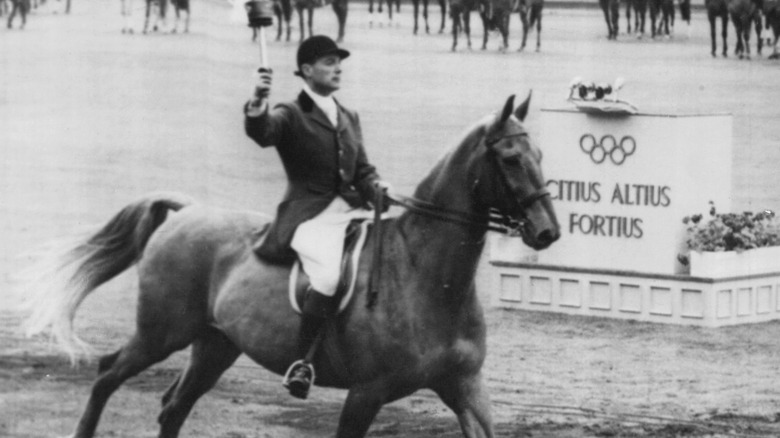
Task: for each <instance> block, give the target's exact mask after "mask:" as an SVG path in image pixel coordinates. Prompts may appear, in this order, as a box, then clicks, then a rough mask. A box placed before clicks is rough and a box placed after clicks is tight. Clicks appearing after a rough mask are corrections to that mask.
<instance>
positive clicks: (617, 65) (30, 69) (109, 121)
mask: <svg viewBox="0 0 780 438" xmlns="http://www.w3.org/2000/svg"><path fill="white" fill-rule="evenodd" d="M49 2H50V3H49V5H48V6H46V7H44V8H42V9H38V10H36V11H34V12H33V13H32V14H31V16H30V17H29V21H28V25H27V28H26V29H25V30H24V31H19V30H6V29H4V28H3V29H0V78H1V79H2V85H0V90H2V93H0V231H1V232H0V436H12V437H49V436H57V435H63V434H66V433H69V432H70V431H71V430H72V428H73V426H74V424H75V422H76V421H77V419H78V417H79V415H80V413H81V410H82V408H83V405H84V403H85V401H86V398H87V395H88V393H89V388H90V385H91V382H92V379H93V377H94V375H95V366H94V364H93V365H85V366H82V367H80V368H78V369H75V370H74V369H71V368H70V367H69V366H68V364H67V363H66V361H65V359H64V358H62V357H61V356H59V355H58V354H57V353H56V351H52V350H50V349H49V348H48V347H47V346H46V344H45V343H44V342H43V341H42V340H39V339H26V338H24V337H23V336H21V334H20V333H19V327H20V322H21V316H20V315H19V314H18V313H16V312H14V311H13V309H12V308H11V305H10V304H11V299H10V291H11V290H12V287H13V284H14V281H13V276H14V274H16V273H17V272H18V271H19V270H20V269H21V268H23V267H24V266H25V263H26V262H27V258H26V257H24V256H21V254H23V253H24V252H25V251H26V250H28V249H30V248H31V247H33V246H36V245H38V244H41V243H44V242H46V241H48V240H50V239H53V238H56V237H59V236H63V235H66V234H69V233H71V232H72V231H74V230H75V229H79V228H82V227H84V226H87V225H90V224H96V223H103V222H104V221H105V220H107V219H108V217H110V216H111V215H112V214H113V213H114V212H116V211H117V210H118V209H119V208H121V207H122V206H124V205H125V204H127V203H128V202H130V201H131V200H133V199H135V198H136V197H139V196H141V195H143V194H145V193H148V192H152V191H158V190H174V191H180V192H184V193H187V194H189V195H191V196H194V197H195V198H197V199H199V200H200V201H202V202H205V203H207V204H209V205H213V206H215V207H227V208H251V209H257V210H262V211H267V212H271V211H273V208H274V205H275V204H276V202H277V201H278V199H279V198H280V196H281V194H282V191H283V189H284V178H283V173H282V169H281V166H280V165H279V161H278V159H277V158H276V155H275V153H274V152H273V151H261V150H259V148H256V147H254V146H253V144H252V143H251V141H250V140H248V139H247V138H245V136H244V134H243V127H242V117H241V106H242V104H243V102H244V101H245V99H246V98H247V97H248V93H249V92H250V90H251V86H252V80H253V79H252V71H253V70H254V69H255V68H256V66H257V64H258V59H259V57H258V49H257V46H256V45H254V44H252V43H251V41H250V31H249V30H248V29H247V28H246V27H245V26H244V25H243V24H242V23H236V22H232V21H231V19H230V7H229V6H228V5H227V4H224V3H221V2H217V0H201V1H198V2H193V5H192V9H193V18H192V23H191V33H189V34H187V35H182V34H177V35H168V34H161V33H157V34H150V35H141V34H140V29H141V25H142V22H141V20H142V17H141V3H140V2H136V4H135V6H134V10H135V15H134V18H133V20H134V26H135V30H136V33H135V34H134V35H123V34H121V33H120V29H121V27H122V18H121V17H120V15H119V5H118V3H114V2H100V1H98V0H74V3H73V6H72V13H71V15H69V16H65V15H63V14H62V13H61V8H62V6H61V4H60V3H57V2H54V1H52V0H49ZM434 10H435V13H433V14H432V16H433V17H436V14H437V13H438V11H437V10H436V9H435V8H434ZM55 12H57V13H55ZM437 20H438V17H436V18H434V19H433V23H434V27H436V26H437V25H438V21H437ZM472 21H473V22H476V21H477V20H476V16H475V17H474V19H473V20H472ZM621 24H622V23H621ZM512 26H513V34H512V35H511V45H510V51H509V52H508V53H506V54H501V53H499V52H498V51H497V42H496V36H495V35H492V36H491V41H490V43H489V47H488V50H486V51H480V50H479V44H480V43H479V35H478V34H480V33H481V25H480V24H479V23H476V24H475V25H474V28H475V34H476V35H475V38H474V47H475V49H474V50H471V51H469V50H467V49H465V48H461V49H460V50H459V51H458V52H457V53H451V52H450V50H449V48H450V41H451V40H450V36H449V35H419V36H416V37H415V36H413V35H412V33H411V6H410V5H408V4H404V5H403V10H402V13H401V16H400V17H397V20H396V23H393V24H388V23H387V22H386V20H385V19H381V20H380V19H379V18H378V17H376V16H375V17H374V23H373V25H369V14H368V13H367V12H366V5H365V4H362V3H355V4H352V5H351V10H350V15H349V20H348V27H347V38H346V41H345V43H344V45H345V47H347V48H348V49H349V50H351V51H352V53H353V56H352V57H351V58H349V59H348V60H346V61H345V64H344V67H345V78H344V83H345V86H344V89H343V90H341V91H340V92H339V93H338V97H339V99H341V100H342V101H343V102H344V103H345V104H347V105H348V106H351V107H353V108H356V109H358V110H359V111H360V114H361V119H362V124H363V128H364V131H365V132H364V134H365V137H366V142H367V148H368V153H369V155H370V156H371V158H372V161H374V162H375V163H376V164H377V166H378V167H379V170H380V172H381V173H382V175H383V176H384V177H385V178H386V179H388V180H390V181H392V182H393V183H394V185H395V187H396V188H397V189H398V191H399V192H401V193H411V192H412V190H413V188H414V186H415V184H416V183H417V181H419V180H420V179H421V178H422V177H423V176H424V175H425V173H426V172H427V171H428V170H429V168H430V167H431V166H432V165H433V163H434V162H435V160H436V159H437V157H438V156H440V155H441V153H442V152H443V151H444V150H445V149H446V148H448V147H450V145H452V144H453V142H454V141H455V140H457V139H458V138H459V136H460V134H461V133H462V132H463V130H464V129H465V128H466V127H467V126H468V125H470V124H471V123H473V122H475V121H476V120H477V119H479V118H480V117H481V116H483V115H484V114H486V113H488V112H491V111H494V110H497V109H499V108H500V107H501V105H502V103H503V101H504V99H505V98H506V97H507V96H508V95H509V94H512V93H518V94H525V93H527V92H528V90H529V89H533V90H534V98H533V101H532V107H533V108H532V112H531V114H530V115H529V119H528V120H527V122H528V125H529V127H530V130H531V132H532V133H534V134H536V135H537V136H538V120H539V112H538V109H539V108H558V107H566V103H565V101H564V99H565V97H566V94H567V87H568V84H569V82H570V81H571V79H572V78H574V77H575V76H581V77H583V78H585V79H591V80H595V81H599V82H611V81H612V80H614V78H616V77H618V76H622V77H624V78H625V79H626V81H627V85H626V88H625V90H624V92H623V93H622V94H621V96H622V97H623V98H625V99H627V100H630V101H632V102H633V103H634V104H636V105H637V106H638V107H639V108H640V109H641V110H642V111H644V112H670V113H712V112H718V113H720V112H730V113H732V114H733V115H734V137H733V143H734V153H733V161H734V180H733V182H732V186H733V195H734V200H733V204H734V208H735V209H736V210H740V209H750V210H754V211H755V210H758V209H764V208H771V209H775V210H777V209H778V207H780V192H778V190H777V189H776V187H778V186H780V172H776V171H775V166H776V163H778V162H780V148H779V147H777V146H778V144H780V123H778V120H780V106H778V104H777V103H778V102H780V88H778V85H777V84H778V81H777V77H778V69H780V63H778V62H773V61H769V60H767V59H766V57H765V56H764V57H754V59H753V60H751V61H740V60H737V59H735V58H734V57H733V56H731V57H729V58H727V59H723V58H717V59H713V58H711V57H710V55H709V38H708V29H707V26H706V20H705V18H704V15H703V12H701V11H695V13H694V20H693V23H692V25H691V28H690V35H689V34H688V29H686V26H685V24H684V23H680V22H678V24H677V30H676V34H675V36H674V37H673V38H671V39H659V40H656V41H652V40H650V39H648V38H644V39H641V40H640V39H637V38H635V37H633V36H626V35H621V37H620V39H619V40H618V41H617V42H613V41H608V40H607V39H606V37H605V34H606V32H605V26H604V23H603V18H602V17H601V16H600V13H599V12H597V11H594V10H587V11H586V10H567V9H554V8H549V7H548V9H546V10H545V18H544V29H543V35H542V51H541V52H539V53H535V52H533V51H531V52H524V53H517V52H516V49H517V47H518V46H519V38H520V37H519V32H518V28H519V23H518V19H517V17H514V18H513V21H512ZM448 29H449V25H448ZM297 31H298V30H297V29H295V30H294V32H293V33H294V35H297ZM315 32H324V33H328V34H331V35H334V34H335V20H334V17H333V14H332V12H330V11H329V10H318V11H317V12H316V13H315ZM730 35H731V37H730V40H729V41H730V45H731V46H732V47H733V44H734V39H733V30H730ZM296 46H297V43H296V42H289V43H287V42H274V41H271V42H270V43H269V59H270V61H271V65H272V66H273V68H274V71H275V77H274V90H273V98H274V99H288V98H292V97H293V96H294V95H295V94H296V93H297V90H298V87H299V84H298V82H297V81H298V79H297V78H295V77H294V76H293V75H292V71H293V70H294V65H293V62H294V52H295V48H296ZM765 55H766V53H765ZM540 147H541V148H542V149H544V145H540ZM490 292H491V291H486V290H481V291H480V294H481V295H482V296H483V298H484V300H483V301H484V302H485V303H487V302H488V297H489V296H490ZM134 303H135V279H134V272H132V271H130V272H128V273H127V274H124V275H122V276H120V277H119V278H118V279H116V280H114V281H112V282H111V283H109V284H107V285H106V286H105V287H103V288H101V289H100V290H99V291H98V292H97V293H96V294H94V295H93V296H91V297H90V298H89V299H88V300H87V302H86V303H85V304H84V306H83V307H82V308H81V309H80V312H79V314H78V317H77V319H76V327H77V331H78V332H79V333H80V334H82V336H83V337H84V338H86V339H87V340H89V341H90V342H92V343H93V344H94V345H95V346H96V348H97V350H98V353H100V354H105V353H108V352H112V351H114V350H115V349H117V348H119V347H120V346H121V345H122V343H123V342H124V341H125V340H126V339H127V338H128V336H129V335H130V333H131V332H132V329H133V321H134V314H133V308H134ZM487 318H488V322H489V332H488V339H489V352H488V358H487V363H486V365H485V375H486V378H487V381H488V384H489V387H490V389H491V394H492V401H493V410H494V420H495V423H496V430H497V435H498V436H501V437H613V436H620V437H651V436H652V437H676V436H696V437H705V436H709V437H719V436H778V435H780V385H778V383H777V382H778V381H780V379H778V376H780V361H779V360H778V359H780V357H779V355H780V353H779V352H780V336H778V333H780V323H778V322H772V323H766V324H758V325H752V326H738V327H729V328H722V329H703V328H689V327H673V326H664V325H655V324H645V323H635V322H629V321H611V320H604V319H596V318H582V317H570V316H557V315H551V314H542V313H532V312H519V311H504V310H499V309H487ZM185 361H186V352H183V353H181V354H177V355H175V356H173V357H171V358H170V359H169V360H167V361H165V362H163V363H161V364H158V365H157V366H155V367H153V368H152V369H150V370H148V371H147V372H144V373H143V374H142V375H140V376H138V377H137V378H134V379H132V381H130V382H129V383H128V384H126V385H125V386H124V387H123V389H122V390H120V391H119V392H117V394H115V396H114V397H113V398H112V399H111V401H110V403H109V405H108V407H107V409H106V411H105V413H104V415H103V419H102V423H101V426H100V429H99V436H103V437H109V436H115V437H151V436H156V427H155V426H156V422H155V419H156V416H157V415H158V413H159V404H158V403H159V402H158V400H159V396H160V395H161V394H162V391H163V390H164V389H165V387H166V386H167V385H168V383H169V382H170V381H171V380H172V379H173V377H174V376H175V374H176V372H177V371H178V370H179V369H180V368H181V367H182V366H183V365H184V363H185ZM279 380H280V379H279V377H278V376H275V375H272V374H270V373H268V372H267V371H265V370H263V369H261V368H260V367H258V366H256V365H254V364H253V363H251V362H250V361H248V360H247V359H245V358H242V359H240V360H239V362H238V363H237V364H236V365H235V366H234V367H233V368H232V369H231V370H229V371H228V373H226V375H225V376H224V377H223V379H222V380H221V381H220V383H219V384H218V385H217V387H216V388H215V389H214V390H213V391H211V392H210V393H209V394H207V395H206V396H205V397H203V398H202V399H201V401H199V403H198V405H197V406H196V408H195V410H194V411H193V413H192V414H191V415H190V418H189V419H188V421H187V423H186V424H185V428H184V431H183V434H182V435H183V436H192V437H222V438H240V437H274V438H277V437H281V438H285V437H315V436H331V435H332V434H333V433H334V431H335V429H336V422H337V419H338V413H339V411H340V406H341V403H342V402H343V400H344V397H345V396H346V393H345V392H343V391H336V390H329V389H317V390H315V391H314V392H313V394H312V396H311V397H310V399H309V400H308V401H305V402H303V401H299V400H295V399H291V398H290V397H289V396H288V395H287V394H286V392H285V391H283V389H282V388H281V386H280V384H279ZM369 436H373V437H378V436H403V437H411V438H416V437H429V436H439V437H456V436H460V432H459V427H458V425H457V422H456V420H455V417H454V416H453V415H452V414H451V413H450V412H448V411H447V410H446V408H445V407H444V405H443V404H442V403H440V402H439V401H438V400H437V399H436V398H435V396H434V395H433V394H432V393H430V392H427V391H421V392H419V393H418V394H415V395H414V396H412V397H409V398H407V399H405V400H402V401H399V402H396V403H393V404H391V405H389V406H387V407H386V408H385V409H384V410H383V411H382V413H381V414H380V416H379V418H378V419H377V421H376V422H375V424H374V425H373V427H372V429H371V431H370V433H369Z"/></svg>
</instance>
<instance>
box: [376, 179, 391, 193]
mask: <svg viewBox="0 0 780 438" xmlns="http://www.w3.org/2000/svg"><path fill="white" fill-rule="evenodd" d="M374 187H376V188H377V190H381V191H383V192H384V193H389V192H392V191H393V186H392V184H390V183H389V182H387V181H382V180H377V181H376V182H374Z"/></svg>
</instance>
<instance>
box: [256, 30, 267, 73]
mask: <svg viewBox="0 0 780 438" xmlns="http://www.w3.org/2000/svg"><path fill="white" fill-rule="evenodd" d="M257 31H258V32H259V33H260V35H259V37H260V67H262V68H268V50H267V47H266V44H265V26H260V29H258V30H257Z"/></svg>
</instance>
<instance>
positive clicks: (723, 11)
mask: <svg viewBox="0 0 780 438" xmlns="http://www.w3.org/2000/svg"><path fill="white" fill-rule="evenodd" d="M704 5H705V7H706V8H707V19H708V20H709V22H710V41H711V42H712V52H711V53H712V56H716V55H715V52H716V51H717V38H716V37H715V20H717V19H718V18H720V22H721V35H722V37H723V56H724V57H726V56H728V44H727V43H726V38H727V36H728V28H729V27H728V24H729V3H728V0H704Z"/></svg>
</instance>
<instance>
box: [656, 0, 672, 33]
mask: <svg viewBox="0 0 780 438" xmlns="http://www.w3.org/2000/svg"><path fill="white" fill-rule="evenodd" d="M658 13H660V17H659V18H660V21H659V22H658V29H657V32H656V33H657V34H658V35H666V36H667V37H669V36H671V35H672V31H673V30H674V0H658V9H657V12H656V14H658Z"/></svg>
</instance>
